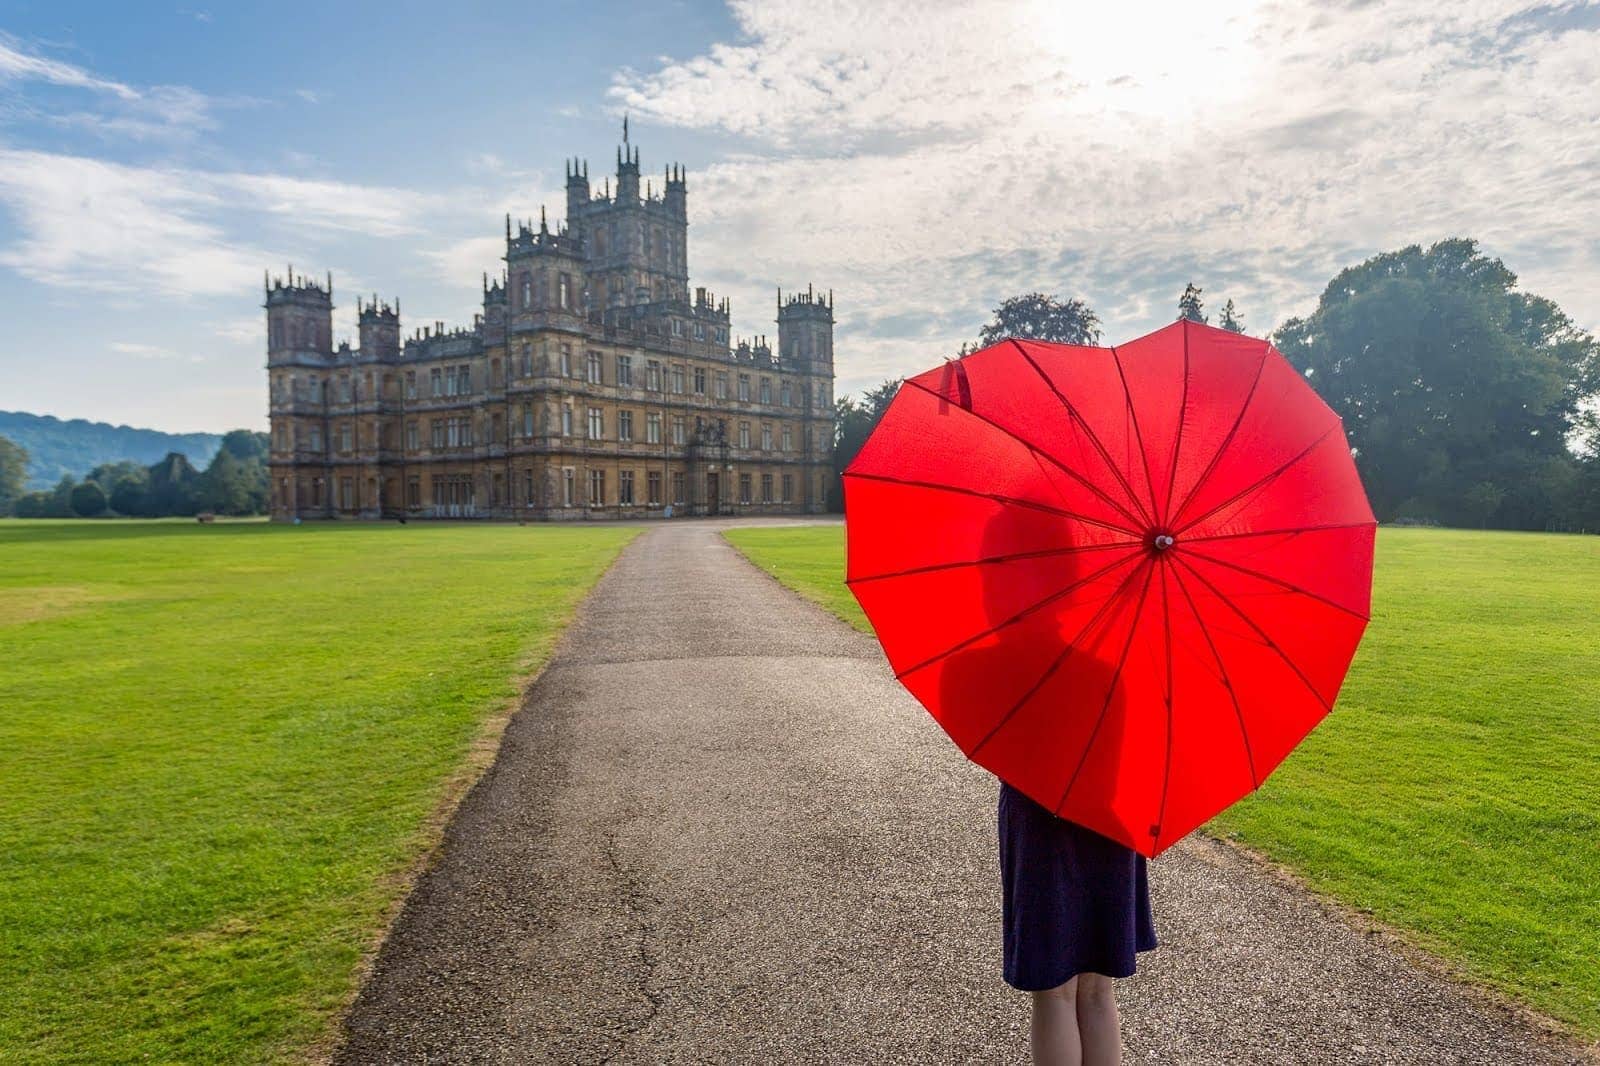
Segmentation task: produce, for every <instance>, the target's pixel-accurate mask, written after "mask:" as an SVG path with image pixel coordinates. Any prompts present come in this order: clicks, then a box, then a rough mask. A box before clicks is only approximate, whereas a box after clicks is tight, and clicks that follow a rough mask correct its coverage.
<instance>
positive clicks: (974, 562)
mask: <svg viewBox="0 0 1600 1066" xmlns="http://www.w3.org/2000/svg"><path fill="white" fill-rule="evenodd" d="M1142 543H1143V542H1142V541H1137V540H1115V541H1111V542H1109V543H1106V544H1074V545H1072V546H1071V547H1068V548H1039V549H1037V550H1035V551H1028V552H1011V553H1009V554H1006V555H986V556H984V557H983V558H980V559H961V560H959V561H957V562H953V563H930V564H929V565H927V566H913V567H911V568H909V569H906V570H894V571H890V572H889V573H885V574H868V575H866V576H865V577H852V578H849V579H847V580H846V581H845V584H846V585H859V584H861V583H862V582H865V581H882V580H884V579H886V578H891V577H911V576H913V575H915V574H929V573H933V572H934V571H937V570H955V569H959V568H960V567H963V566H985V565H987V564H989V563H1009V562H1011V561H1012V560H1014V559H1043V558H1048V557H1050V556H1053V555H1071V554H1073V553H1074V552H1092V551H1103V550H1105V549H1107V548H1137V547H1139V546H1140V545H1141V544H1142Z"/></svg>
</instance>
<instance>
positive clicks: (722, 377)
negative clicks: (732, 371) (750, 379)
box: [716, 370, 728, 400]
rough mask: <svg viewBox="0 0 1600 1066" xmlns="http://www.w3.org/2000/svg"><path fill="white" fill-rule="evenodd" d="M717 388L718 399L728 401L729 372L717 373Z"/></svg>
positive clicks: (721, 371)
mask: <svg viewBox="0 0 1600 1066" xmlns="http://www.w3.org/2000/svg"><path fill="white" fill-rule="evenodd" d="M716 386H717V392H716V397H717V399H719V400H726V399H727V398H728V372H727V371H726V370H719V371H717V378H716Z"/></svg>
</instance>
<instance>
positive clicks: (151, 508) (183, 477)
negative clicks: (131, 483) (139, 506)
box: [146, 452, 200, 515]
mask: <svg viewBox="0 0 1600 1066" xmlns="http://www.w3.org/2000/svg"><path fill="white" fill-rule="evenodd" d="M199 489H200V475H199V474H198V473H196V472H195V469H194V467H192V466H190V465H189V460H188V457H186V456H185V455H184V454H183V453H182V452H168V453H167V456H166V458H165V459H162V460H161V461H160V462H159V463H155V464H153V465H152V466H151V467H150V488H149V491H148V494H147V496H146V500H147V513H148V514H151V515H192V514H194V513H195V512H196V511H198V510H199V509H200V507H199V499H198V496H199Z"/></svg>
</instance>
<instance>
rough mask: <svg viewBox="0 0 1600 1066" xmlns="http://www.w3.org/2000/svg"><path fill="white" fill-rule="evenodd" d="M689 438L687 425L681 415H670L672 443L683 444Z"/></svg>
mask: <svg viewBox="0 0 1600 1066" xmlns="http://www.w3.org/2000/svg"><path fill="white" fill-rule="evenodd" d="M688 440H689V427H688V423H687V422H686V421H685V419H684V417H683V416H682V415H673V416H672V443H674V444H685V443H687V442H688Z"/></svg>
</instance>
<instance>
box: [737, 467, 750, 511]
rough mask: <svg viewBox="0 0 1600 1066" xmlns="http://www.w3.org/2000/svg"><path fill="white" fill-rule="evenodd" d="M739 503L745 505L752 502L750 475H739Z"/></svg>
mask: <svg viewBox="0 0 1600 1066" xmlns="http://www.w3.org/2000/svg"><path fill="white" fill-rule="evenodd" d="M739 502H740V503H743V504H748V503H749V502H750V475H749V474H740V475H739Z"/></svg>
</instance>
